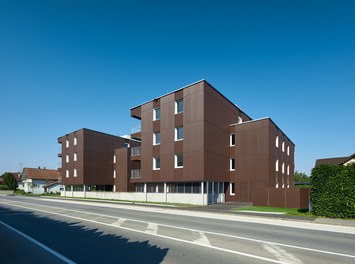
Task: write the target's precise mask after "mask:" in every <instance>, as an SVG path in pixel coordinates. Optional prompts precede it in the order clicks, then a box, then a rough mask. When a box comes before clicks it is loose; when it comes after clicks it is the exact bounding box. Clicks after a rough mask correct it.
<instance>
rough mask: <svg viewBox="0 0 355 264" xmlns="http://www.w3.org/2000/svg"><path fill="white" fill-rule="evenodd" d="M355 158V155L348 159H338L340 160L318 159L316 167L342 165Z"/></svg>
mask: <svg viewBox="0 0 355 264" xmlns="http://www.w3.org/2000/svg"><path fill="white" fill-rule="evenodd" d="M354 157H355V153H354V154H352V155H350V156H348V157H338V158H328V159H317V160H316V166H318V165H321V164H329V165H342V164H344V163H346V162H347V161H349V160H351V159H353V158H354Z"/></svg>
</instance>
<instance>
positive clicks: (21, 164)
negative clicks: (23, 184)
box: [19, 162, 25, 173]
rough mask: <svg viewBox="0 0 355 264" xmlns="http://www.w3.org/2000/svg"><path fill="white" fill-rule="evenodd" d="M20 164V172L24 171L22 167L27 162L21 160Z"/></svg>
mask: <svg viewBox="0 0 355 264" xmlns="http://www.w3.org/2000/svg"><path fill="white" fill-rule="evenodd" d="M19 164H20V173H22V167H23V165H25V163H23V162H20V163H19Z"/></svg>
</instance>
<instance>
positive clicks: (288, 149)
mask: <svg viewBox="0 0 355 264" xmlns="http://www.w3.org/2000/svg"><path fill="white" fill-rule="evenodd" d="M287 156H290V146H287Z"/></svg>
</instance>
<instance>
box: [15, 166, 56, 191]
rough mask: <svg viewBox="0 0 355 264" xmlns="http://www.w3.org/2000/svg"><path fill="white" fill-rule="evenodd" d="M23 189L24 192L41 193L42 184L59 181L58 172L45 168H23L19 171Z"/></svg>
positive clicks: (42, 189)
mask: <svg viewBox="0 0 355 264" xmlns="http://www.w3.org/2000/svg"><path fill="white" fill-rule="evenodd" d="M21 178H22V182H23V185H24V187H23V190H24V191H25V192H26V193H33V194H43V193H44V192H45V189H44V186H46V185H48V184H50V183H54V182H58V181H60V178H61V177H60V173H59V172H58V171H57V170H50V169H46V168H42V169H41V168H40V167H38V169H35V168H24V169H23V171H22V173H21Z"/></svg>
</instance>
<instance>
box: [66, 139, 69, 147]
mask: <svg viewBox="0 0 355 264" xmlns="http://www.w3.org/2000/svg"><path fill="white" fill-rule="evenodd" d="M65 147H66V148H69V139H67V140H65Z"/></svg>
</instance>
